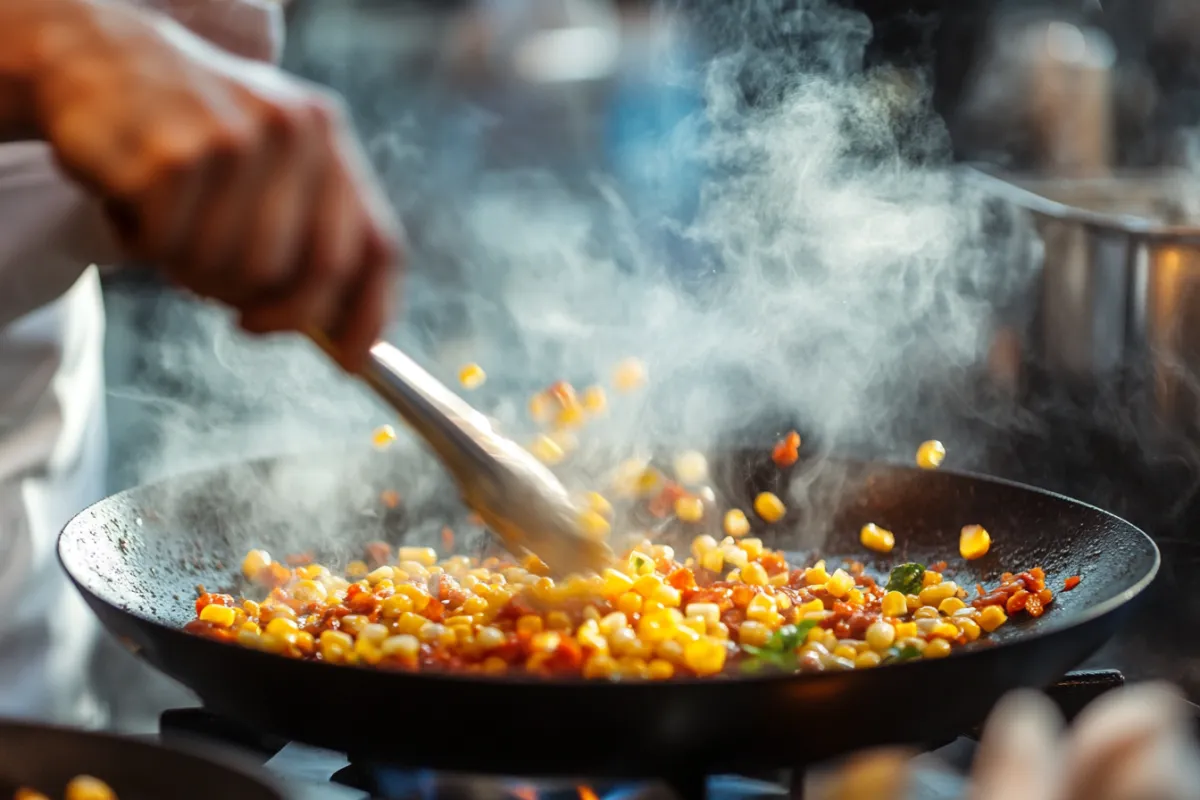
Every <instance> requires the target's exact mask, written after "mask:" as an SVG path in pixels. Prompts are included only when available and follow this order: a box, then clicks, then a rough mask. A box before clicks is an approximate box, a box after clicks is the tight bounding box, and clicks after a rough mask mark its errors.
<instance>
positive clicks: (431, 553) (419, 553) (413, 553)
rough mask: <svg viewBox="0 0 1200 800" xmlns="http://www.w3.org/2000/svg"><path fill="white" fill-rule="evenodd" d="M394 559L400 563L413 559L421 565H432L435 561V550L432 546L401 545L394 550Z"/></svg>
mask: <svg viewBox="0 0 1200 800" xmlns="http://www.w3.org/2000/svg"><path fill="white" fill-rule="evenodd" d="M396 560H397V561H400V562H401V563H403V562H405V561H415V562H417V563H418V564H420V565H421V566H424V567H432V566H433V565H434V564H436V563H437V551H436V550H434V549H433V548H432V547H401V548H400V549H399V550H397V551H396Z"/></svg>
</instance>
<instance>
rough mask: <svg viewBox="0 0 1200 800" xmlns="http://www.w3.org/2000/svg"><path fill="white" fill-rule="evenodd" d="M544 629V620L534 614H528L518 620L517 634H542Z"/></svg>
mask: <svg viewBox="0 0 1200 800" xmlns="http://www.w3.org/2000/svg"><path fill="white" fill-rule="evenodd" d="M544 627H545V624H544V623H543V622H542V618H541V617H537V616H534V615H533V614H526V615H524V616H523V617H519V618H518V619H517V633H527V634H530V635H533V634H537V633H541V632H542V629H543V628H544Z"/></svg>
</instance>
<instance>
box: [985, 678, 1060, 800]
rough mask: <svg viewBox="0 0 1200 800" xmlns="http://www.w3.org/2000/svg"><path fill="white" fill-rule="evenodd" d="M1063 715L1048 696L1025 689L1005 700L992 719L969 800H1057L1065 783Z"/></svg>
mask: <svg viewBox="0 0 1200 800" xmlns="http://www.w3.org/2000/svg"><path fill="white" fill-rule="evenodd" d="M1061 730H1062V717H1061V716H1060V715H1059V713H1058V709H1057V708H1055V706H1054V704H1053V703H1051V702H1050V701H1049V700H1048V699H1047V698H1046V697H1044V696H1043V695H1041V694H1038V693H1036V692H1028V691H1020V692H1014V693H1013V694H1010V695H1009V696H1008V697H1006V698H1004V699H1003V700H1001V701H1000V703H999V704H998V705H997V706H996V708H995V710H994V711H993V712H992V715H991V717H989V718H988V721H987V725H986V726H985V727H984V731H983V737H982V739H981V740H980V743H979V752H978V755H977V756H976V757H975V768H974V770H973V771H972V775H971V788H970V791H969V793H968V797H969V800H1010V798H1020V799H1021V800H1054V798H1057V797H1058V787H1059V785H1060V784H1061V777H1060V772H1061V768H1060V765H1059V756H1058V750H1059V747H1060V745H1059V743H1058V739H1059V733H1060V731H1061Z"/></svg>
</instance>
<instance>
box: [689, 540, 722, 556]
mask: <svg viewBox="0 0 1200 800" xmlns="http://www.w3.org/2000/svg"><path fill="white" fill-rule="evenodd" d="M716 548H717V540H716V539H714V538H713V537H711V536H709V535H708V534H704V535H703V536H697V537H696V538H695V539H693V540H692V555H694V556H695V557H696V558H701V557H703V555H704V554H705V553H707V552H708V551H710V550H715V549H716Z"/></svg>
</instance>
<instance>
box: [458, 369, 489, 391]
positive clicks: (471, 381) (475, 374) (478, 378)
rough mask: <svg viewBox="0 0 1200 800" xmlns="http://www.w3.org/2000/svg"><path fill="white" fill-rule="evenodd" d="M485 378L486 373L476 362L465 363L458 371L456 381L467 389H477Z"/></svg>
mask: <svg viewBox="0 0 1200 800" xmlns="http://www.w3.org/2000/svg"><path fill="white" fill-rule="evenodd" d="M486 380H487V373H486V372H484V371H483V367H481V366H479V365H478V364H473V363H472V364H467V365H466V366H464V367H463V368H462V369H460V370H459V371H458V382H459V383H461V384H462V385H463V388H464V389H466V390H467V391H470V390H472V389H478V388H479V387H480V386H483V384H484V382H485V381H486Z"/></svg>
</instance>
